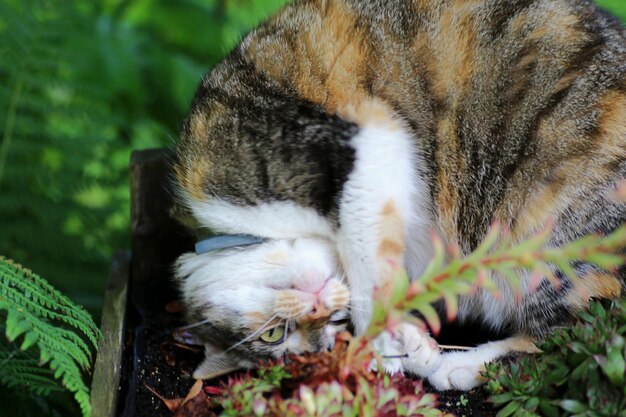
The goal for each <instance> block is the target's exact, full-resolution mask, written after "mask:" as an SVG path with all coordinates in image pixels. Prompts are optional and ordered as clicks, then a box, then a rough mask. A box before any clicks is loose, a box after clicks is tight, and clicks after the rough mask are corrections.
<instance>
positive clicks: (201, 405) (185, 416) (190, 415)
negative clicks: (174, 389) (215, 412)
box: [174, 389, 212, 417]
mask: <svg viewBox="0 0 626 417" xmlns="http://www.w3.org/2000/svg"><path fill="white" fill-rule="evenodd" d="M211 415H212V414H211V411H210V410H209V407H208V402H207V397H206V395H204V393H203V392H202V389H201V390H200V391H199V393H198V394H197V395H196V396H195V397H193V398H191V399H189V400H187V401H185V402H184V403H183V405H182V406H181V407H180V408H179V409H178V411H176V413H175V414H174V417H210V416H211Z"/></svg>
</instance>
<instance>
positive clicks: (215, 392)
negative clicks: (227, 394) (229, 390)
mask: <svg viewBox="0 0 626 417" xmlns="http://www.w3.org/2000/svg"><path fill="white" fill-rule="evenodd" d="M204 392H206V393H207V394H209V395H222V394H223V393H224V388H220V387H210V386H209V387H204Z"/></svg>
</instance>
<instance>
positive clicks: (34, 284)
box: [0, 256, 102, 416]
mask: <svg viewBox="0 0 626 417" xmlns="http://www.w3.org/2000/svg"><path fill="white" fill-rule="evenodd" d="M0 313H2V314H3V315H2V316H0V319H1V318H2V317H3V316H4V318H5V325H4V333H5V334H6V337H7V339H8V341H9V342H12V343H17V345H16V346H19V348H18V349H19V350H15V349H3V346H2V345H0V365H2V369H3V372H2V374H1V376H0V383H1V384H3V385H6V386H8V387H15V386H19V385H23V386H26V387H29V388H30V389H32V390H34V391H35V392H37V393H41V394H46V393H50V392H52V391H53V390H54V389H53V388H52V387H53V386H55V385H53V383H52V381H53V380H54V379H60V380H61V383H62V385H63V386H64V387H65V388H67V389H68V390H70V391H71V392H72V393H73V394H74V398H75V399H76V401H77V402H78V404H79V405H80V408H81V410H82V412H83V415H84V416H88V415H89V414H90V413H91V408H90V403H89V389H88V388H87V385H86V384H85V382H84V381H83V371H88V370H89V368H90V366H91V362H92V358H93V356H92V351H93V350H94V349H95V348H96V346H97V343H98V340H99V339H100V338H101V337H102V336H101V333H100V331H99V330H98V328H97V327H96V325H95V323H94V322H93V320H92V319H91V316H89V314H88V313H87V312H86V311H85V310H84V309H83V308H82V307H79V306H77V305H75V304H74V303H72V301H71V300H70V299H69V298H67V297H66V296H64V295H63V294H61V293H60V292H59V291H57V290H56V289H55V288H54V287H52V286H51V285H50V284H49V283H48V282H47V281H45V280H44V279H43V278H41V277H39V276H38V275H37V274H35V273H33V272H32V271H30V270H28V269H26V268H24V267H23V266H21V265H19V264H17V263H15V262H13V261H11V260H9V259H6V258H5V257H2V256H0ZM18 340H19V341H20V342H21V343H18ZM34 346H36V347H37V348H38V357H35V355H34V354H33V349H32V348H33V347H34ZM25 354H28V355H25ZM46 364H47V365H48V367H47V368H42V366H43V365H46Z"/></svg>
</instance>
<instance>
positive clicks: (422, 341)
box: [395, 323, 441, 376]
mask: <svg viewBox="0 0 626 417" xmlns="http://www.w3.org/2000/svg"><path fill="white" fill-rule="evenodd" d="M395 332H396V334H397V336H398V341H399V342H400V344H401V345H402V350H403V353H404V354H406V358H403V359H402V368H403V369H404V371H405V372H408V373H410V374H413V375H417V376H428V375H430V374H431V373H432V372H433V371H434V370H435V369H437V368H438V367H439V366H440V365H441V352H440V350H439V345H438V344H437V342H436V341H435V340H434V339H433V338H432V337H430V335H429V334H428V333H427V332H426V331H424V330H422V329H420V328H419V327H417V326H415V325H413V324H410V323H401V324H400V325H399V326H398V327H397V328H396V331H395Z"/></svg>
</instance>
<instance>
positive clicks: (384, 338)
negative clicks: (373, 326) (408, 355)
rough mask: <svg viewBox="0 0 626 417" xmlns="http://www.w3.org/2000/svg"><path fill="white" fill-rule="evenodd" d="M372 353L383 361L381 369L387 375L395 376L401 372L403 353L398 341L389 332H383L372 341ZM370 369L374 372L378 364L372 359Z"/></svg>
mask: <svg viewBox="0 0 626 417" xmlns="http://www.w3.org/2000/svg"><path fill="white" fill-rule="evenodd" d="M372 347H373V348H374V351H375V352H376V353H378V355H379V356H380V357H381V358H382V360H383V369H384V370H385V372H386V373H388V374H391V375H393V374H397V373H401V372H402V359H401V356H403V355H404V354H405V353H404V351H403V348H402V344H401V342H400V340H399V339H398V338H397V337H396V336H395V335H394V334H392V333H391V332H389V331H387V330H385V331H383V332H382V333H381V334H379V335H378V336H377V337H376V339H374V340H373V341H372ZM370 369H371V370H372V371H376V370H377V369H378V363H377V361H376V360H375V359H374V360H373V361H372V363H371V364H370Z"/></svg>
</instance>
